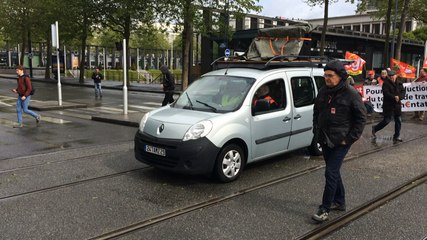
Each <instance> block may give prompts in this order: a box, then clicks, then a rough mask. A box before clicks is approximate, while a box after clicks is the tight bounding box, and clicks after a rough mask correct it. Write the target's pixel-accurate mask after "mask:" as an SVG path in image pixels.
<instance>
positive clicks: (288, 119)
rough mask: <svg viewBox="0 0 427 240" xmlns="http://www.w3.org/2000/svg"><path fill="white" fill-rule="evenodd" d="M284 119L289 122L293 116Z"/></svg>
mask: <svg viewBox="0 0 427 240" xmlns="http://www.w3.org/2000/svg"><path fill="white" fill-rule="evenodd" d="M282 121H284V122H289V121H291V118H290V117H285V118H284V119H283V120H282Z"/></svg>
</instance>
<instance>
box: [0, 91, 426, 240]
mask: <svg viewBox="0 0 427 240" xmlns="http://www.w3.org/2000/svg"><path fill="white" fill-rule="evenodd" d="M89 84H90V83H88V85H89ZM40 86H43V88H41V89H40V92H41V93H40V95H38V96H37V99H36V98H34V99H35V100H34V102H36V101H40V103H43V102H47V101H52V100H51V99H49V98H48V97H47V96H44V94H42V93H45V92H46V93H47V92H48V91H47V88H49V86H47V85H46V86H45V85H40ZM52 86H54V84H52ZM73 87H74V86H73ZM90 87H92V86H90ZM82 88H88V89H82ZM76 89H79V92H77V91H74V92H69V93H66V94H68V95H67V97H66V99H72V98H71V97H70V96H75V95H78V96H77V97H76V98H75V99H72V101H71V100H70V102H71V103H78V104H85V105H87V106H86V107H83V108H77V109H58V110H48V111H42V115H43V116H44V117H43V118H44V119H45V121H46V122H45V123H44V125H41V126H40V127H39V128H37V127H35V123H34V122H33V121H32V120H31V121H30V120H29V118H26V120H27V121H26V122H28V123H27V124H28V126H27V127H25V128H24V129H19V130H18V131H16V130H17V129H12V128H11V127H10V125H11V124H12V123H13V120H14V118H15V116H14V112H13V107H12V106H8V107H4V108H2V112H1V114H2V117H1V121H2V122H1V123H0V131H1V132H2V139H1V140H0V141H1V145H2V147H1V150H2V151H1V152H2V158H1V159H2V160H1V161H0V173H1V174H0V211H1V212H2V218H0V233H1V235H0V238H1V239H88V238H91V237H96V236H100V235H102V234H105V233H108V232H111V231H115V230H118V229H121V228H124V227H127V226H130V225H135V224H141V223H142V224H145V225H144V227H141V228H140V229H137V230H135V231H131V232H129V233H128V234H126V235H123V236H120V237H119V239H233V240H235V239H295V238H298V236H300V235H302V234H304V233H305V232H307V231H310V230H312V229H314V228H316V227H317V226H318V225H315V224H313V222H312V221H311V220H310V218H311V215H312V214H313V213H314V212H315V211H316V208H317V206H318V204H319V203H320V201H321V194H322V189H323V184H324V176H323V175H324V169H323V168H322V166H323V160H322V158H321V157H310V156H308V154H307V151H305V150H300V151H295V152H291V153H287V154H284V155H281V156H277V157H275V158H272V159H269V160H267V161H263V162H259V163H254V164H252V165H249V166H248V167H247V168H246V169H245V171H244V173H243V174H242V176H241V177H240V178H239V179H238V180H237V181H235V182H232V183H229V184H218V183H217V182H215V181H214V180H212V179H209V178H204V177H198V176H182V175H177V174H170V173H167V172H163V171H159V170H156V169H153V168H151V167H148V166H146V165H144V164H142V163H140V162H138V161H136V160H135V158H134V156H133V142H132V139H133V136H134V133H135V131H136V128H135V127H127V126H122V125H121V124H123V123H120V125H119V123H117V124H113V125H112V124H110V123H102V122H96V121H93V120H95V119H93V118H94V117H97V116H100V117H105V119H110V120H111V119H116V120H118V121H119V120H123V119H125V118H127V119H126V120H127V121H128V124H130V123H133V124H135V123H138V122H139V119H140V118H141V117H142V115H143V114H144V112H146V111H148V109H149V108H136V107H134V108H133V109H132V112H131V113H130V114H128V115H127V116H124V115H123V114H122V112H121V111H120V107H118V108H113V106H114V105H117V101H115V100H114V99H112V98H113V96H114V97H115V98H120V96H119V95H113V92H112V91H116V90H114V89H111V92H109V94H110V96H109V98H106V99H103V100H102V102H101V101H100V100H99V99H98V100H96V99H91V100H90V101H89V99H87V98H83V97H81V96H80V94H81V95H84V94H87V93H91V91H92V89H89V87H86V86H85V87H76ZM118 90H119V89H118ZM80 91H81V92H82V93H80ZM135 98H141V96H140V95H132V99H135ZM2 99H3V100H1V99H0V100H1V101H2V102H5V103H6V104H9V103H10V105H13V104H14V102H13V101H14V100H13V99H10V102H8V101H9V100H7V99H6V98H2ZM4 99H6V100H4ZM32 102H33V100H32ZM67 102H68V100H67ZM101 103H102V104H101ZM136 103H137V101H135V102H133V103H132V104H133V105H137V104H136ZM53 104H54V102H53ZM143 104H147V102H144V103H143ZM141 105H142V104H141ZM0 107H1V106H0ZM153 107H154V105H153ZM157 107H158V105H157ZM100 108H104V110H105V108H110V109H108V110H109V111H110V113H107V112H106V111H104V112H98V110H99V109H100ZM411 116H412V113H404V114H403V123H402V134H401V137H402V138H403V140H404V142H403V143H398V144H393V141H392V135H393V128H394V124H393V122H392V123H390V124H389V125H388V126H387V127H386V128H385V129H383V130H381V131H379V132H378V133H377V139H376V140H375V141H373V139H372V137H371V133H370V129H371V126H372V124H375V123H377V122H378V121H380V120H381V115H379V114H374V116H373V117H371V118H370V119H369V122H368V124H367V125H366V128H365V131H364V133H363V135H362V138H361V139H360V140H359V141H357V142H356V143H355V144H354V145H353V146H352V148H351V149H350V152H349V154H348V156H347V161H346V162H345V163H344V165H343V168H342V174H343V178H344V182H345V186H346V193H347V210H348V211H350V210H352V209H354V208H356V207H358V206H360V205H361V204H363V203H365V202H366V201H369V200H371V199H373V198H375V197H377V196H379V195H381V194H383V193H385V192H387V191H389V190H391V189H393V188H395V187H396V186H399V185H401V184H402V182H404V181H408V180H410V179H412V178H413V177H415V176H418V175H420V174H423V173H425V172H427V161H425V160H426V155H425V148H424V146H425V145H426V144H427V128H426V126H425V125H426V120H425V121H423V122H421V121H418V120H417V121H415V120H412V119H411ZM89 120H92V121H89ZM56 121H64V122H62V123H61V124H58V123H55V122H56ZM125 125H126V124H125ZM17 143H20V145H21V146H25V147H24V149H22V150H20V151H23V152H24V154H23V155H20V156H15V155H13V154H14V153H13V151H11V150H8V149H10V148H12V149H13V148H14V147H16V145H17ZM58 149H60V150H58ZM39 150H43V151H42V152H41V153H39V154H36V153H37V151H39ZM52 150H55V151H52ZM9 151H10V152H9ZM5 153H7V154H9V153H10V155H6V156H5V155H3V154H5ZM14 156H15V157H14ZM311 168H314V169H315V170H313V171H312V172H309V173H307V174H304V175H301V176H296V177H294V178H290V179H287V180H282V181H278V182H277V183H275V184H272V185H270V186H267V187H261V188H258V189H253V190H250V191H248V190H247V189H249V188H251V187H252V186H257V185H260V184H263V183H266V182H270V181H275V180H276V179H280V178H282V177H283V176H288V175H291V174H295V173H298V172H299V171H304V170H305V169H311ZM425 189H426V184H423V185H421V186H419V187H417V188H414V189H413V190H411V191H410V192H408V193H407V194H405V195H402V196H400V197H398V198H396V199H394V200H392V201H390V202H389V203H387V204H385V205H384V206H382V207H381V208H378V209H376V210H375V211H373V212H372V213H370V214H368V215H366V216H363V217H361V218H359V219H358V220H356V221H355V222H352V223H351V224H349V225H347V226H345V227H344V228H342V229H341V230H338V231H336V232H334V233H333V234H332V235H330V236H329V237H328V239H423V237H426V236H427V219H426V217H425V215H426V214H425V206H427V204H425V199H426V196H427V195H426V192H425ZM215 199H223V200H221V201H218V203H216V204H211V205H206V206H205V207H202V208H196V209H195V210H191V211H190V210H188V211H186V209H189V207H191V206H194V205H197V204H200V203H205V202H213V200H215ZM396 209H397V210H396ZM173 214H175V215H173ZM341 214H342V213H335V212H334V213H332V214H331V218H336V217H338V216H340V215H341ZM172 215H173V217H170V218H169V217H168V216H172ZM162 217H163V218H164V219H163V220H159V219H162Z"/></svg>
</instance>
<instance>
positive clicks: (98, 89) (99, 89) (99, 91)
mask: <svg viewBox="0 0 427 240" xmlns="http://www.w3.org/2000/svg"><path fill="white" fill-rule="evenodd" d="M98 95H99V96H100V97H102V87H101V83H95V97H98Z"/></svg>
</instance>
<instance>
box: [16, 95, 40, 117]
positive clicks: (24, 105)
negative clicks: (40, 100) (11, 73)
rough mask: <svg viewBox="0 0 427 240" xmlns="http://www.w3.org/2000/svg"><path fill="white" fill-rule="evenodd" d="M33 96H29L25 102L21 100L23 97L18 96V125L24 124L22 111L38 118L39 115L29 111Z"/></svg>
mask: <svg viewBox="0 0 427 240" xmlns="http://www.w3.org/2000/svg"><path fill="white" fill-rule="evenodd" d="M30 99H31V96H28V97H27V98H26V99H25V100H24V101H23V100H22V99H21V96H18V100H16V113H17V114H18V124H22V111H24V113H26V114H30V115H31V116H33V117H34V118H37V117H38V115H37V113H35V112H33V111H31V110H29V109H28V105H29V104H30Z"/></svg>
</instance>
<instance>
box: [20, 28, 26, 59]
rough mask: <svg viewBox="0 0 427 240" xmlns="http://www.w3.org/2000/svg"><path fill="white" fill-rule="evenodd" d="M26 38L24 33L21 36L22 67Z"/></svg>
mask: <svg viewBox="0 0 427 240" xmlns="http://www.w3.org/2000/svg"><path fill="white" fill-rule="evenodd" d="M26 42H27V38H26V37H25V32H24V33H23V34H22V46H21V59H20V62H21V65H22V66H24V57H25V48H26V47H27V43H26Z"/></svg>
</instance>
